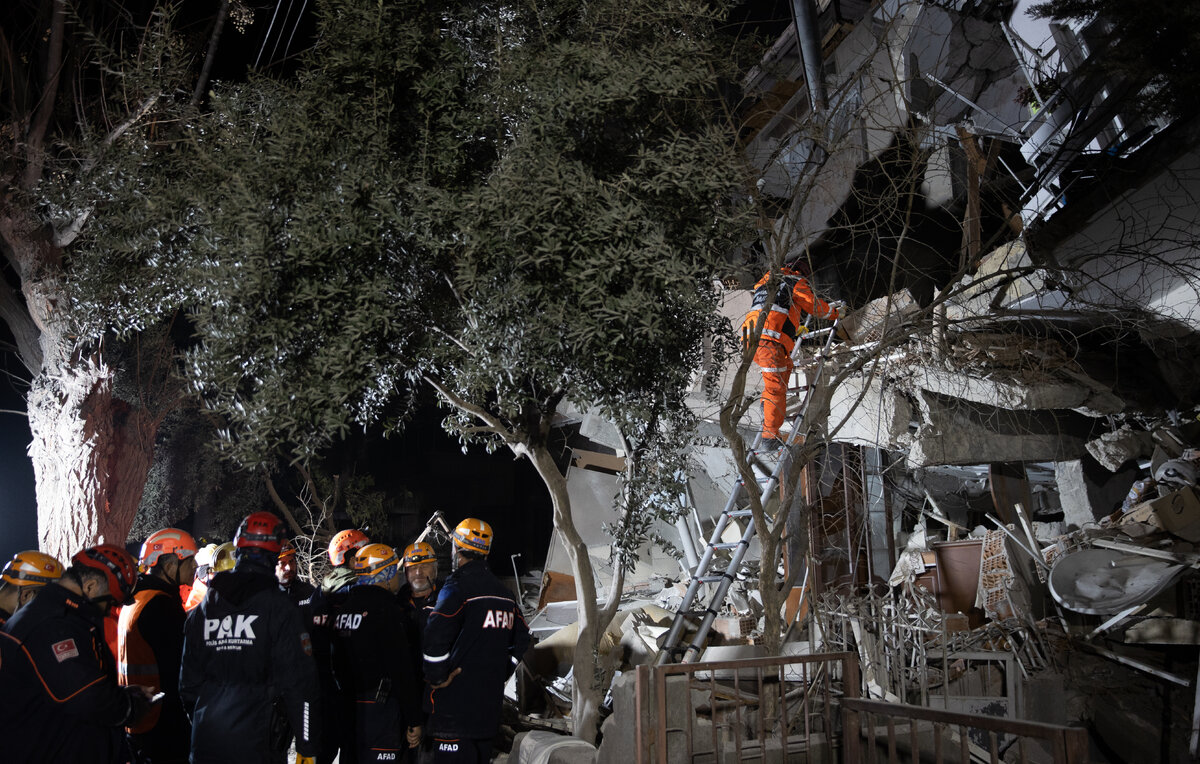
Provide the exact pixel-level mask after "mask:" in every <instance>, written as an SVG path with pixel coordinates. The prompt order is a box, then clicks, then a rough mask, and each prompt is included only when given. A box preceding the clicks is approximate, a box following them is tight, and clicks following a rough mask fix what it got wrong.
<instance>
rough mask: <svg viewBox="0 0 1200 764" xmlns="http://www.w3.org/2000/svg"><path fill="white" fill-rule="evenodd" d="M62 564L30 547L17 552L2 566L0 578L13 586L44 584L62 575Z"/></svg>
mask: <svg viewBox="0 0 1200 764" xmlns="http://www.w3.org/2000/svg"><path fill="white" fill-rule="evenodd" d="M62 574H63V564H62V563H61V562H59V561H58V560H56V559H54V558H53V557H51V556H50V555H48V554H46V553H44V552H39V551H37V550H36V549H31V550H29V551H27V552H17V554H16V555H15V556H14V557H13V558H12V559H11V560H9V561H8V564H7V565H5V566H4V570H3V572H0V579H2V580H3V581H4V583H6V584H12V585H13V586H45V585H46V584H48V583H50V582H51V581H57V580H58V579H59V578H61V577H62Z"/></svg>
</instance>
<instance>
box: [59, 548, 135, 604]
mask: <svg viewBox="0 0 1200 764" xmlns="http://www.w3.org/2000/svg"><path fill="white" fill-rule="evenodd" d="M71 562H72V563H73V564H75V565H80V566H82V567H85V568H92V569H94V570H98V571H100V572H101V573H103V574H104V577H105V578H106V579H108V593H109V594H111V595H112V597H113V599H115V600H116V601H117V603H118V604H120V605H128V604H129V603H130V602H131V601H132V599H133V585H134V584H135V583H136V582H137V568H136V567H135V566H134V564H133V555H131V554H129V552H126V551H125V550H124V549H122V548H121V547H119V546H117V545H115V544H100V545H99V546H90V547H88V548H87V549H84V550H82V551H79V552H76V553H75V556H74V557H72V558H71Z"/></svg>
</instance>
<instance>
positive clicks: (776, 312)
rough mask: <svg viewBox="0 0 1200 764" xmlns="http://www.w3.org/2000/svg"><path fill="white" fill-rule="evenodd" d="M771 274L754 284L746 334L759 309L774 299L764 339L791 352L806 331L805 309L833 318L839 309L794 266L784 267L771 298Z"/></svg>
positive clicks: (763, 332)
mask: <svg viewBox="0 0 1200 764" xmlns="http://www.w3.org/2000/svg"><path fill="white" fill-rule="evenodd" d="M770 278H771V274H770V273H768V274H766V275H764V276H763V277H762V278H761V279H759V280H758V283H757V284H755V285H754V299H753V301H752V302H751V303H750V312H749V313H747V314H746V318H745V320H744V321H742V337H743V338H746V337H748V336H749V334H750V333H751V332H753V331H754V324H755V323H756V322H757V321H758V316H759V313H760V312H761V311H763V310H764V309H766V308H768V303H770V304H769V312H768V313H767V320H766V323H765V324H764V325H763V329H762V335H761V336H762V339H764V340H771V341H773V342H778V343H779V344H780V345H783V347H784V349H785V350H787V351H788V352H789V353H790V352H792V348H793V347H795V345H796V336H797V335H798V334H800V333H801V332H802V331H804V327H803V314H804V313H806V312H807V313H811V314H813V315H814V316H817V317H819V318H829V317H832V316H833V315H834V313H835V311H834V308H833V306H832V305H830V304H829V303H827V302H825V301H824V300H821V299H818V298H817V297H816V295H814V294H813V291H812V287H810V286H809V285H808V282H807V281H805V280H804V277H803V276H801V275H800V274H799V273H797V272H796V271H794V270H792V269H790V268H783V269H781V270H780V277H779V281H778V283H777V287H776V290H775V299H774V300H768V299H767V281H768V280H769V279H770Z"/></svg>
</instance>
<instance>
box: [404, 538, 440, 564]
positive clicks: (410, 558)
mask: <svg viewBox="0 0 1200 764" xmlns="http://www.w3.org/2000/svg"><path fill="white" fill-rule="evenodd" d="M436 559H437V553H435V552H434V551H433V546H432V545H430V544H428V543H426V542H424V541H417V542H414V543H412V544H409V545H408V546H407V547H405V548H404V567H406V568H407V567H408V566H409V565H420V564H421V563H423V562H429V561H430V560H436Z"/></svg>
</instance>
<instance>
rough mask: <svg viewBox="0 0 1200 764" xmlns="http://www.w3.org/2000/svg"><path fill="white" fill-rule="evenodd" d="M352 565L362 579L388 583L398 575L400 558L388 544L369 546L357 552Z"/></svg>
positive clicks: (351, 562)
mask: <svg viewBox="0 0 1200 764" xmlns="http://www.w3.org/2000/svg"><path fill="white" fill-rule="evenodd" d="M350 565H351V567H353V568H354V573H355V575H357V576H358V577H359V578H361V579H367V580H371V579H374V580H376V581H386V580H387V579H389V578H391V577H392V576H394V575H396V571H397V570H399V567H400V558H399V557H397V556H396V550H395V549H393V548H391V547H390V546H388V545H387V544H367V545H366V546H364V547H362V548H361V549H359V550H358V551H357V552H355V554H354V559H353V560H351V561H350Z"/></svg>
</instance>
